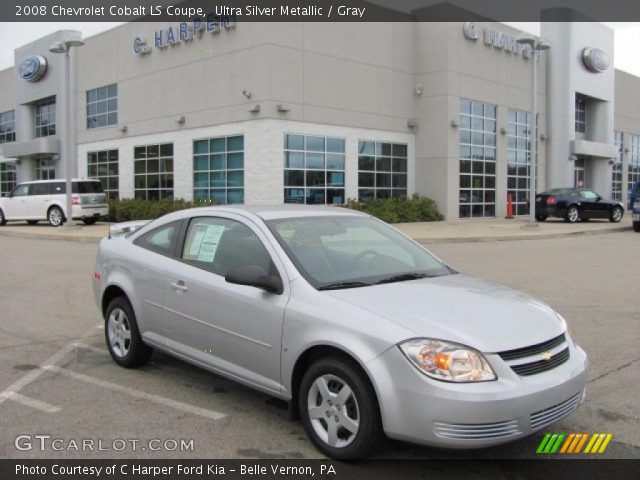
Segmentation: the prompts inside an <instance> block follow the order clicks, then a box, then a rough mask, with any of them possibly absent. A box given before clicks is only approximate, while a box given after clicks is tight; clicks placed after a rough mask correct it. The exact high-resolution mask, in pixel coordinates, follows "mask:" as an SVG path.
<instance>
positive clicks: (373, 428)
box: [298, 357, 384, 460]
mask: <svg viewBox="0 0 640 480" xmlns="http://www.w3.org/2000/svg"><path fill="white" fill-rule="evenodd" d="M298 405H299V411H300V417H301V420H302V424H303V425H304V428H305V430H306V432H307V435H308V436H309V438H310V439H311V441H312V443H313V444H314V445H315V446H316V448H317V449H318V450H320V451H321V452H322V453H324V454H325V455H327V456H328V457H330V458H334V459H336V460H352V459H358V458H364V457H366V456H368V455H370V454H371V453H373V452H374V451H375V450H376V449H377V448H378V447H379V446H380V445H381V443H382V441H383V439H384V433H383V431H382V420H381V418H380V408H379V406H378V400H377V397H376V393H375V390H374V389H373V386H372V385H371V382H370V381H369V379H368V378H367V376H366V374H365V373H364V372H362V370H361V369H360V368H359V367H358V366H357V364H355V363H354V362H352V361H349V360H347V359H342V358H339V357H325V358H321V359H319V360H318V361H316V362H315V363H313V364H312V365H311V366H310V367H309V368H308V370H307V371H306V372H305V374H304V377H303V378H302V382H301V383H300V392H299V395H298Z"/></svg>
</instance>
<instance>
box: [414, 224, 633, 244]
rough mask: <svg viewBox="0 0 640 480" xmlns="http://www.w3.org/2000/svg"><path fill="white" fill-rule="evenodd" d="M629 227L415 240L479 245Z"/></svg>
mask: <svg viewBox="0 0 640 480" xmlns="http://www.w3.org/2000/svg"><path fill="white" fill-rule="evenodd" d="M627 230H629V227H611V228H606V229H602V230H583V231H580V232H561V233H541V234H533V235H531V234H522V235H495V236H482V237H431V238H429V237H427V238H414V240H415V241H416V242H418V243H420V244H422V245H434V244H438V243H479V242H507V241H513V240H547V239H550V238H563V237H579V236H582V235H605V234H607V233H617V232H626V231H627Z"/></svg>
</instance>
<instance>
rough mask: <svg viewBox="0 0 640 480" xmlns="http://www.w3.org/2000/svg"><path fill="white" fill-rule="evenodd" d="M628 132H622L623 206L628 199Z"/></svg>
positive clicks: (629, 151)
mask: <svg viewBox="0 0 640 480" xmlns="http://www.w3.org/2000/svg"><path fill="white" fill-rule="evenodd" d="M630 140H631V139H630V138H629V134H628V133H623V134H622V189H621V195H622V199H621V200H622V203H623V204H624V206H625V208H626V207H627V202H628V199H629V181H628V179H629V159H630V158H631V142H630Z"/></svg>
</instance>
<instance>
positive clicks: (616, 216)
mask: <svg viewBox="0 0 640 480" xmlns="http://www.w3.org/2000/svg"><path fill="white" fill-rule="evenodd" d="M620 220H622V210H621V209H619V208H614V209H613V221H614V222H619V221H620Z"/></svg>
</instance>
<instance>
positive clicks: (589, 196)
mask: <svg viewBox="0 0 640 480" xmlns="http://www.w3.org/2000/svg"><path fill="white" fill-rule="evenodd" d="M580 193H581V195H582V197H583V198H586V199H587V200H595V199H596V198H598V195H596V194H595V193H594V192H591V191H589V190H584V191H582V192H580Z"/></svg>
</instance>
